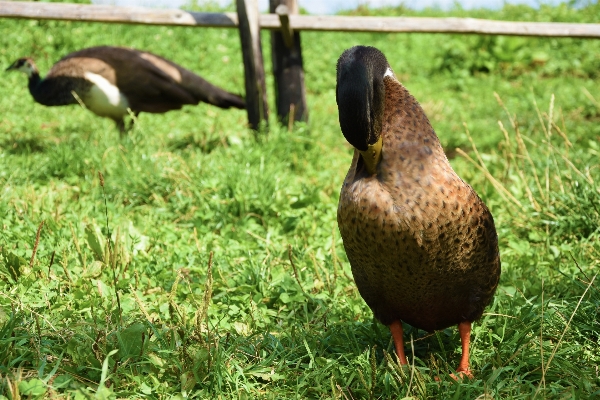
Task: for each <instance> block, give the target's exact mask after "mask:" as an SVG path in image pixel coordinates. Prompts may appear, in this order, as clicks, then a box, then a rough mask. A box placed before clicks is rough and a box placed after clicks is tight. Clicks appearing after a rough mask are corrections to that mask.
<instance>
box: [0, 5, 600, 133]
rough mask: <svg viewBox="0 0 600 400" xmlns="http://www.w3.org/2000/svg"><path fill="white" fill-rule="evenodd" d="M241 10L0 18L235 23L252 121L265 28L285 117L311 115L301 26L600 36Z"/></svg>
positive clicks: (83, 10) (20, 12)
mask: <svg viewBox="0 0 600 400" xmlns="http://www.w3.org/2000/svg"><path fill="white" fill-rule="evenodd" d="M236 7H237V13H204V12H189V11H183V10H165V9H152V8H145V7H117V6H104V5H87V4H85V5H84V4H67V3H39V2H21V1H19V2H13V1H0V18H23V19H54V20H66V21H88V22H109V23H124V24H143V25H171V26H195V27H220V28H236V29H239V31H240V40H241V43H242V52H243V60H244V70H245V78H246V101H247V104H248V107H247V110H248V121H249V123H250V126H251V127H252V128H254V129H257V128H258V127H259V125H260V124H261V122H262V121H265V122H266V121H268V114H269V110H268V106H267V101H266V99H267V96H266V87H265V77H264V67H263V58H262V50H261V44H260V37H259V32H260V29H269V30H271V47H272V55H273V66H274V71H273V72H274V74H275V85H276V99H277V101H276V103H277V115H278V117H279V120H280V121H281V122H283V123H288V124H291V123H293V121H294V120H307V118H308V110H307V108H306V95H305V90H304V70H303V68H302V53H301V47H300V35H299V31H302V30H310V31H345V32H399V33H407V32H413V33H463V34H486V35H511V36H545V37H575V38H600V24H577V23H558V22H511V21H494V20H483V19H474V18H420V17H360V16H356V17H348V16H312V15H299V14H298V7H297V3H296V0H269V10H270V13H269V14H259V12H258V0H236Z"/></svg>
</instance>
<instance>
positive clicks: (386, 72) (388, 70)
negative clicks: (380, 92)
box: [383, 68, 395, 78]
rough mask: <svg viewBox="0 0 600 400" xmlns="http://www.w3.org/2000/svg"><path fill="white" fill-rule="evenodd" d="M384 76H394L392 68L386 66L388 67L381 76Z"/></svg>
mask: <svg viewBox="0 0 600 400" xmlns="http://www.w3.org/2000/svg"><path fill="white" fill-rule="evenodd" d="M386 76H391V77H392V78H395V76H394V71H392V69H391V68H388V69H387V70H386V71H385V74H383V77H384V78H385V77H386Z"/></svg>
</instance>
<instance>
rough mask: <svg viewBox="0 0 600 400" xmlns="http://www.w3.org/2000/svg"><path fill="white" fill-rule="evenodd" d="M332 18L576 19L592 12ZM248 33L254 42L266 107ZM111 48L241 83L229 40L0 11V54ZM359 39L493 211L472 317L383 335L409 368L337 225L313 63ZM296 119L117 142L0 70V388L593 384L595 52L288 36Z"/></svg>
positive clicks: (377, 392)
mask: <svg viewBox="0 0 600 400" xmlns="http://www.w3.org/2000/svg"><path fill="white" fill-rule="evenodd" d="M347 14H362V15H422V16H472V17H480V18H481V17H485V18H492V19H505V20H517V19H519V20H537V21H573V22H592V21H597V20H598V19H599V18H600V5H590V6H587V7H584V8H573V7H571V6H567V5H562V6H557V7H543V8H542V9H541V10H533V9H530V8H527V7H524V6H505V8H504V9H502V10H500V11H482V10H475V11H464V10H460V9H455V10H453V11H450V12H446V13H444V12H441V11H439V10H426V11H422V12H415V11H411V10H406V9H404V8H402V7H398V8H387V9H378V10H374V9H368V8H365V7H361V8H359V9H357V10H353V11H348V12H347ZM269 43H270V42H269V34H268V33H267V32H265V33H263V51H264V57H265V61H266V64H265V66H266V69H267V77H268V79H267V84H268V90H269V95H270V96H271V99H270V100H271V101H270V104H271V108H272V109H274V99H273V90H272V87H273V85H272V83H273V82H272V77H271V74H270V70H271V65H270V62H269V60H270V49H269ZM100 44H111V45H123V46H129V47H136V48H140V49H145V50H149V51H152V52H154V53H157V54H160V55H162V56H165V57H167V58H169V59H172V60H173V61H175V62H177V63H179V64H181V65H183V66H185V67H187V68H189V69H191V70H192V71H195V72H197V73H199V74H201V75H202V76H204V77H205V78H206V79H208V80H209V81H211V82H212V83H214V84H217V85H219V86H221V87H223V88H225V89H227V90H229V91H232V92H236V93H243V91H244V73H243V67H242V61H241V51H240V45H239V37H238V33H237V32H236V31H235V30H227V29H192V28H172V27H148V26H125V25H109V24H91V23H75V22H56V21H28V20H7V19H4V20H2V21H1V23H0V66H2V68H6V67H7V66H8V65H10V63H11V62H12V61H14V60H15V59H16V58H18V57H21V56H24V55H30V56H33V57H34V58H35V59H36V61H37V63H38V66H39V68H40V70H41V72H42V74H44V73H45V72H46V71H48V69H49V68H50V67H51V65H52V64H53V63H54V62H56V61H57V60H58V59H59V58H60V57H61V56H63V55H65V54H67V53H70V52H72V51H75V50H78V49H80V48H84V47H90V46H93V45H100ZM355 44H365V45H372V46H376V47H378V48H379V49H381V50H382V51H383V52H384V53H385V54H386V55H387V57H388V59H389V61H390V64H391V65H392V67H393V68H394V71H395V73H396V75H397V76H398V77H399V78H400V80H401V81H402V82H403V83H404V84H405V86H406V87H407V88H408V89H409V90H410V91H411V93H412V94H413V95H414V96H415V97H416V98H417V99H418V100H419V101H420V102H421V104H422V105H423V107H424V108H425V110H426V112H427V113H428V115H429V117H430V119H431V122H432V124H433V126H434V128H435V130H436V132H437V133H438V136H439V137H440V139H441V141H442V144H443V145H444V147H445V149H446V151H447V154H448V156H449V158H450V159H451V163H452V165H453V167H454V168H455V170H456V171H457V172H458V174H459V175H460V176H461V177H462V178H463V179H465V180H466V181H467V182H469V183H470V184H471V185H472V186H473V187H474V188H475V190H476V191H477V192H478V193H479V194H480V196H481V197H482V198H483V199H484V201H485V202H486V204H487V205H488V206H489V208H490V210H491V211H492V213H493V215H494V218H495V221H496V227H497V229H498V234H499V239H500V252H501V260H502V269H503V271H502V276H501V280H500V285H499V287H498V291H497V293H496V296H495V298H494V300H493V302H492V304H491V305H490V306H489V307H488V308H487V309H486V312H485V313H484V315H483V317H482V318H481V319H480V320H479V321H478V322H476V323H475V324H474V327H473V335H472V346H471V351H472V356H471V363H472V368H473V370H474V375H475V379H473V380H464V381H459V382H456V381H454V380H453V379H451V378H450V376H449V373H450V372H451V371H452V370H453V368H455V367H456V365H457V364H458V360H459V358H460V340H459V336H458V332H457V330H456V328H449V329H445V330H443V331H439V332H435V333H427V332H424V331H419V330H416V329H413V328H411V327H409V326H405V340H406V343H407V354H408V358H409V363H410V364H411V365H410V366H409V367H408V368H401V367H399V366H398V364H397V362H396V359H395V355H394V353H393V345H392V341H391V339H390V334H389V331H388V329H387V328H386V327H385V326H383V325H381V324H379V323H378V322H376V321H375V320H374V319H373V315H372V312H371V310H370V309H369V308H368V307H367V306H366V304H365V303H364V301H363V300H362V299H361V297H360V295H359V293H358V291H357V289H356V287H355V285H354V282H353V280H352V276H351V272H350V267H349V264H348V261H347V258H346V255H345V253H344V250H343V246H342V242H341V238H340V235H339V231H338V228H337V222H336V210H337V202H338V198H339V190H340V187H341V184H342V180H343V178H344V176H345V173H346V171H347V168H348V166H349V165H350V160H351V156H352V149H351V147H350V146H349V145H348V144H347V143H346V141H345V140H344V138H343V136H342V134H341V132H340V129H339V124H338V121H337V106H336V103H335V63H336V61H337V58H338V57H339V55H340V54H341V52H342V51H343V50H344V49H346V48H348V47H351V46H353V45H355ZM302 46H303V56H304V63H305V72H306V89H307V99H308V106H309V112H310V120H309V122H308V123H306V124H302V123H297V124H296V125H294V127H293V129H292V130H291V131H288V129H287V127H279V126H277V123H276V121H275V119H274V117H272V118H271V124H270V128H269V130H268V131H261V132H258V133H256V132H252V131H250V130H248V129H246V127H245V126H246V114H245V112H244V111H240V110H221V109H218V108H215V107H211V106H208V105H205V104H201V105H199V106H196V107H189V106H188V107H185V108H184V109H183V110H181V111H172V112H169V113H166V114H163V115H153V114H141V115H140V117H139V119H138V121H137V124H136V128H135V129H134V130H133V132H131V133H130V134H129V135H128V136H127V137H125V138H123V139H120V138H119V133H118V131H117V130H116V129H115V127H114V124H113V122H112V121H110V120H107V119H102V118H99V117H96V116H95V115H93V114H92V113H90V112H89V111H86V110H84V109H82V108H81V107H75V106H71V107H62V108H61V107H44V106H42V105H39V104H37V103H35V102H34V101H33V99H32V98H31V96H30V95H29V93H28V90H27V85H26V78H25V77H24V76H23V75H22V74H15V73H11V74H8V73H7V74H3V75H2V79H0V93H1V94H2V95H1V96H0V110H2V114H1V116H0V185H1V189H2V190H1V191H0V216H1V218H2V220H1V222H2V230H1V231H0V399H4V398H8V399H19V398H42V397H50V398H72V399H73V398H74V399H83V398H98V399H104V398H126V397H131V398H141V397H147V398H182V399H183V398H201V399H229V398H235V399H238V398H239V399H282V398H286V399H287V398H298V399H306V398H311V399H312V398H314V399H321V398H323V399H328V398H333V399H375V398H383V399H387V398H398V399H402V398H417V399H467V398H469V399H475V398H478V399H492V398H494V399H500V398H502V399H505V398H506V399H513V398H515V399H531V398H540V399H541V398H547V399H553V398H557V399H558V398H560V399H566V398H574V399H579V398H582V399H584V398H594V397H596V396H600V378H599V373H600V372H599V367H598V365H600V315H599V314H600V284H599V283H598V279H596V275H597V272H598V266H599V264H600V241H599V237H600V228H599V227H600V185H599V184H598V182H599V181H600V163H599V156H600V124H599V121H600V93H599V91H598V79H599V72H598V71H600V42H599V41H597V40H584V39H536V38H511V37H483V36H481V37H480V36H465V35H432V34H349V33H317V32H303V33H302Z"/></svg>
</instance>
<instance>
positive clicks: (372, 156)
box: [335, 46, 394, 174]
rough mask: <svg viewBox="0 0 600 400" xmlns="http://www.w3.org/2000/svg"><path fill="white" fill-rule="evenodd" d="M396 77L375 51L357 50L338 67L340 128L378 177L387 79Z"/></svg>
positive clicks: (370, 49) (369, 49) (385, 60)
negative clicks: (387, 77) (385, 82)
mask: <svg viewBox="0 0 600 400" xmlns="http://www.w3.org/2000/svg"><path fill="white" fill-rule="evenodd" d="M388 75H391V76H393V75H394V74H393V72H392V69H391V68H390V65H389V63H388V61H387V59H386V58H385V56H384V55H383V53H382V52H381V51H379V50H377V49H376V48H374V47H367V46H355V47H352V48H351V49H348V50H346V51H344V53H342V55H341V56H340V58H339V60H338V63H337V86H336V93H335V94H336V100H337V104H338V111H339V119H340V127H341V128H342V133H343V134H344V137H345V138H346V140H347V141H348V142H349V143H350V144H351V145H352V146H354V147H355V148H356V149H357V150H358V151H359V152H360V154H361V155H362V157H363V160H364V162H365V166H366V168H367V171H368V172H369V173H371V174H375V173H376V169H377V164H378V163H379V161H380V160H381V149H382V140H381V129H382V126H383V111H384V107H385V86H384V83H383V80H384V78H385V77H386V76H388Z"/></svg>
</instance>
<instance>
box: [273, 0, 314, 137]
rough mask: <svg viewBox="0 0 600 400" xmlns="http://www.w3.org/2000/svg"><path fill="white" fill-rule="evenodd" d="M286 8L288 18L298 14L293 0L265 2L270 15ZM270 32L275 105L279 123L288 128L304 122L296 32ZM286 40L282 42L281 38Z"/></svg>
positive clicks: (302, 79) (301, 81)
mask: <svg viewBox="0 0 600 400" xmlns="http://www.w3.org/2000/svg"><path fill="white" fill-rule="evenodd" d="M284 6H285V8H286V11H287V12H288V17H290V18H291V17H292V16H293V15H294V14H297V13H298V5H297V3H296V0H269V9H270V10H271V12H274V11H275V10H278V9H279V10H281V7H284ZM283 29H284V32H283V33H282V32H281V30H279V31H278V30H274V31H271V60H272V62H273V75H274V77H275V82H274V83H275V103H276V105H277V119H278V120H279V122H281V123H283V124H286V125H287V126H288V127H289V128H291V127H292V125H293V123H294V121H307V120H308V108H307V106H306V90H305V88H304V67H303V62H302V47H301V43H300V32H298V31H293V32H289V31H288V29H289V28H286V27H285V26H284V27H283ZM286 33H287V35H289V36H290V37H289V38H288V39H287V41H286V37H285V35H286Z"/></svg>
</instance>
